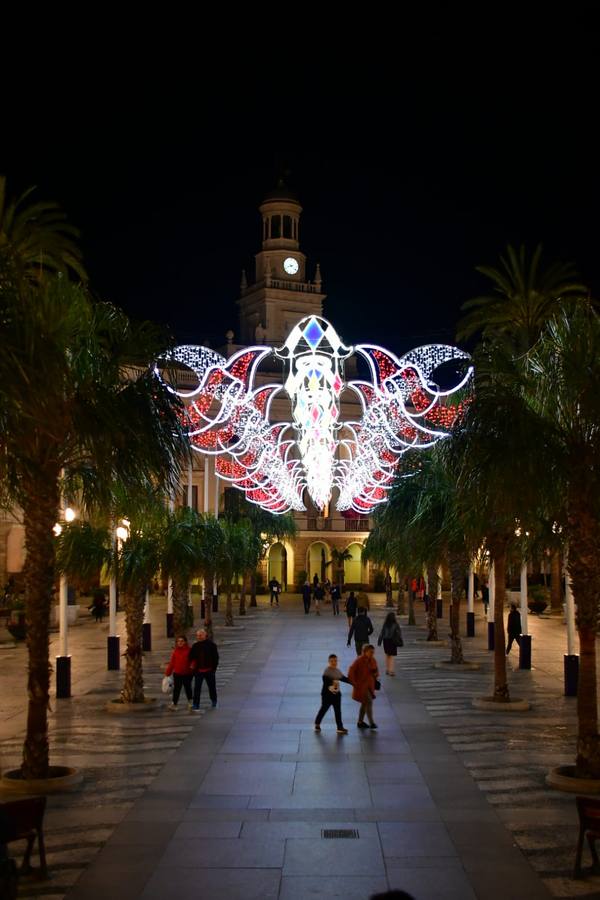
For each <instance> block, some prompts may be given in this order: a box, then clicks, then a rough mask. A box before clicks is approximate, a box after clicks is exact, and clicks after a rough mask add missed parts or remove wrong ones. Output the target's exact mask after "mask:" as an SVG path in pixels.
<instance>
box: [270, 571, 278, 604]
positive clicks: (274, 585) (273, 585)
mask: <svg viewBox="0 0 600 900" xmlns="http://www.w3.org/2000/svg"><path fill="white" fill-rule="evenodd" d="M269 588H270V589H271V606H273V601H275V605H276V606H279V589H280V584H279V582H278V581H277V579H276V578H271V580H270V582H269Z"/></svg>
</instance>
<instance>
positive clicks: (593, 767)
mask: <svg viewBox="0 0 600 900" xmlns="http://www.w3.org/2000/svg"><path fill="white" fill-rule="evenodd" d="M576 465H578V466H580V467H581V468H580V471H581V473H582V477H581V478H580V479H579V482H580V483H579V484H578V483H577V482H576V481H575V479H573V481H572V482H571V485H570V490H569V566H568V567H569V575H570V578H571V583H572V585H573V596H574V599H575V603H576V604H577V630H578V632H579V683H578V688H577V724H578V728H577V764H576V767H577V775H579V776H580V777H583V778H600V737H599V735H598V682H597V673H596V664H597V660H596V635H597V633H598V596H600V523H599V522H598V520H597V517H596V515H595V510H594V500H592V499H591V498H590V497H589V489H588V487H587V484H586V477H587V472H588V471H589V466H586V465H584V461H579V460H577V461H576ZM572 471H575V470H574V469H573V468H572Z"/></svg>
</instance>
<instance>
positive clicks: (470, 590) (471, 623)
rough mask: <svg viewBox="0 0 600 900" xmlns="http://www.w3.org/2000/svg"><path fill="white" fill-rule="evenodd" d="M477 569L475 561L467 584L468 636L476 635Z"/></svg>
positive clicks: (471, 566)
mask: <svg viewBox="0 0 600 900" xmlns="http://www.w3.org/2000/svg"><path fill="white" fill-rule="evenodd" d="M474 596H475V571H474V569H473V563H471V564H470V566H469V581H468V586H467V637H475V604H474Z"/></svg>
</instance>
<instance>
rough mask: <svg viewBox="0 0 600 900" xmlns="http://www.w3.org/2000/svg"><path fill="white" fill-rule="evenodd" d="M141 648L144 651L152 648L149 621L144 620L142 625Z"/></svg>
mask: <svg viewBox="0 0 600 900" xmlns="http://www.w3.org/2000/svg"><path fill="white" fill-rule="evenodd" d="M142 650H143V651H144V652H146V651H148V652H149V651H150V650H152V625H151V623H150V622H144V624H143V625H142Z"/></svg>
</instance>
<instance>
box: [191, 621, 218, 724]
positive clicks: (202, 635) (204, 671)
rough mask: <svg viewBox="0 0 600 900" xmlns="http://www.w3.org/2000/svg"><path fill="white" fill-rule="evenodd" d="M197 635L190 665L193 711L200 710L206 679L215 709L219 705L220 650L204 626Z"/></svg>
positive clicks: (192, 648)
mask: <svg viewBox="0 0 600 900" xmlns="http://www.w3.org/2000/svg"><path fill="white" fill-rule="evenodd" d="M196 637H197V638H198V640H197V641H196V643H195V644H192V647H191V650H190V666H191V668H192V672H193V673H194V700H193V705H192V712H198V710H199V709H200V693H201V691H202V683H203V682H204V681H206V684H207V686H208V693H209V696H210V700H211V703H212V707H213V709H214V708H215V707H216V705H217V681H216V671H217V667H218V665H219V651H218V650H217V645H216V644H215V643H214V642H213V641H211V640H209V638H208V636H207V634H206V631H205V630H204V629H203V628H201V629H200V630H199V631H197V632H196Z"/></svg>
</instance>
